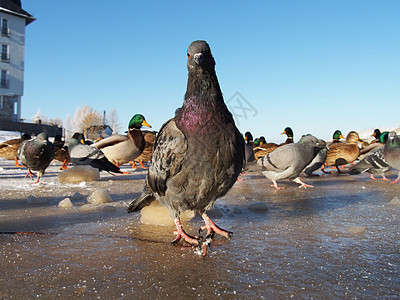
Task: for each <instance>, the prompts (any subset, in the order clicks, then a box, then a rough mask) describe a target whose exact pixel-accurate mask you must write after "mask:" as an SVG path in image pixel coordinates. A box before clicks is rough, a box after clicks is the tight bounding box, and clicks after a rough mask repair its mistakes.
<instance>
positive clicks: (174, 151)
mask: <svg viewBox="0 0 400 300" xmlns="http://www.w3.org/2000/svg"><path fill="white" fill-rule="evenodd" d="M187 57H188V60H187V67H188V72H189V75H188V82H187V90H186V93H185V100H184V103H183V105H182V107H181V108H180V109H178V110H177V111H176V114H175V117H174V118H172V119H171V120H169V121H167V122H166V123H165V124H164V125H163V126H162V127H161V129H160V132H159V133H158V135H157V139H156V141H155V144H154V153H153V158H152V160H151V164H150V167H149V171H148V174H147V178H146V183H145V187H144V189H143V193H142V194H141V195H140V196H139V197H138V198H136V199H135V200H133V201H132V202H131V204H130V205H129V208H128V212H135V211H139V210H141V209H142V208H143V207H145V206H147V205H149V204H150V203H151V202H153V201H156V200H157V201H159V202H160V203H161V204H162V205H163V206H165V207H167V208H168V209H169V211H170V214H171V216H172V217H173V218H174V220H175V225H176V229H177V231H176V235H177V236H176V238H175V239H174V241H173V243H177V242H178V241H179V240H181V239H183V240H185V241H186V242H187V243H189V244H192V245H195V246H199V247H202V249H203V255H205V253H206V252H205V251H206V250H207V245H208V244H209V243H210V242H211V240H212V237H213V235H214V233H217V234H220V235H222V236H224V237H226V238H229V237H230V235H231V234H232V233H230V232H228V231H226V230H223V229H221V228H219V227H218V226H217V225H215V223H214V222H213V221H212V220H211V219H210V218H209V216H208V215H207V213H206V211H207V210H208V209H210V208H211V207H212V205H213V204H214V202H215V201H216V200H217V199H218V198H220V197H222V196H223V195H225V194H226V193H227V192H228V191H229V189H230V188H231V187H232V186H233V185H234V184H235V182H236V180H237V177H238V175H239V174H240V172H241V170H242V167H243V163H244V161H245V142H244V138H243V136H242V134H241V133H240V132H239V130H238V129H237V128H236V126H235V121H234V119H233V116H232V114H231V113H230V112H229V110H228V108H227V106H226V104H225V102H224V99H223V96H222V92H221V89H220V86H219V83H218V79H217V75H216V73H215V61H214V58H213V56H212V54H211V49H210V47H209V45H208V44H207V43H206V42H205V41H195V42H193V43H191V44H190V46H189V48H188V51H187ZM186 210H191V211H197V212H199V214H200V215H201V216H202V218H203V220H204V222H205V225H204V226H203V227H201V230H207V235H206V237H205V240H204V241H200V239H199V238H197V237H193V236H190V235H189V234H187V233H186V232H185V231H184V230H183V228H182V224H181V222H180V218H179V215H180V213H181V212H183V211H186Z"/></svg>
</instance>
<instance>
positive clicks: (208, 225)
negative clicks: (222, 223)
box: [200, 213, 233, 239]
mask: <svg viewBox="0 0 400 300" xmlns="http://www.w3.org/2000/svg"><path fill="white" fill-rule="evenodd" d="M201 216H202V218H203V220H204V222H205V223H206V224H205V225H204V226H201V228H200V230H201V231H204V230H206V229H207V236H211V235H212V233H213V232H215V233H216V234H219V235H222V236H224V237H226V238H227V239H230V238H231V236H232V235H233V232H231V231H227V230H225V229H222V228H220V227H219V226H217V225H216V224H215V223H214V222H213V221H212V220H211V219H210V217H209V216H208V215H207V214H206V213H203V214H202V215H201Z"/></svg>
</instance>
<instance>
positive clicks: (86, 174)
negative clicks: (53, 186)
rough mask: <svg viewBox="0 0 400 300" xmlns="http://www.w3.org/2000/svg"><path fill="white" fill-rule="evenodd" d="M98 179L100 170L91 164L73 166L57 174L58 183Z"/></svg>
mask: <svg viewBox="0 0 400 300" xmlns="http://www.w3.org/2000/svg"><path fill="white" fill-rule="evenodd" d="M99 179H100V172H99V170H98V169H96V168H92V167H91V166H74V167H70V168H69V169H68V170H65V171H63V172H60V173H59V174H58V181H59V182H60V183H82V182H84V183H86V182H87V181H97V180H99Z"/></svg>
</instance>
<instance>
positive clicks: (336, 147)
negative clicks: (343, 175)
mask: <svg viewBox="0 0 400 300" xmlns="http://www.w3.org/2000/svg"><path fill="white" fill-rule="evenodd" d="M357 142H363V141H362V140H361V139H360V137H359V135H358V133H357V132H356V131H350V132H349V133H348V135H347V137H346V142H345V143H333V144H331V145H329V150H328V155H327V157H326V161H325V167H330V166H335V167H336V169H337V170H338V172H339V173H340V170H339V166H342V165H346V164H349V163H352V162H354V161H355V160H356V159H357V158H358V156H359V155H360V148H359V147H358V145H357Z"/></svg>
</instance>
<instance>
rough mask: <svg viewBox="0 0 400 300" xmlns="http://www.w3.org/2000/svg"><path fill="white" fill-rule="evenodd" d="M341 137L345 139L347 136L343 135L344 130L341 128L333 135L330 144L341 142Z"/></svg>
mask: <svg viewBox="0 0 400 300" xmlns="http://www.w3.org/2000/svg"><path fill="white" fill-rule="evenodd" d="M340 139H345V137H344V136H343V135H342V132H341V131H340V130H335V132H334V133H333V135H332V142H330V143H329V145H328V146H330V145H331V144H333V143H341V141H340Z"/></svg>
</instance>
